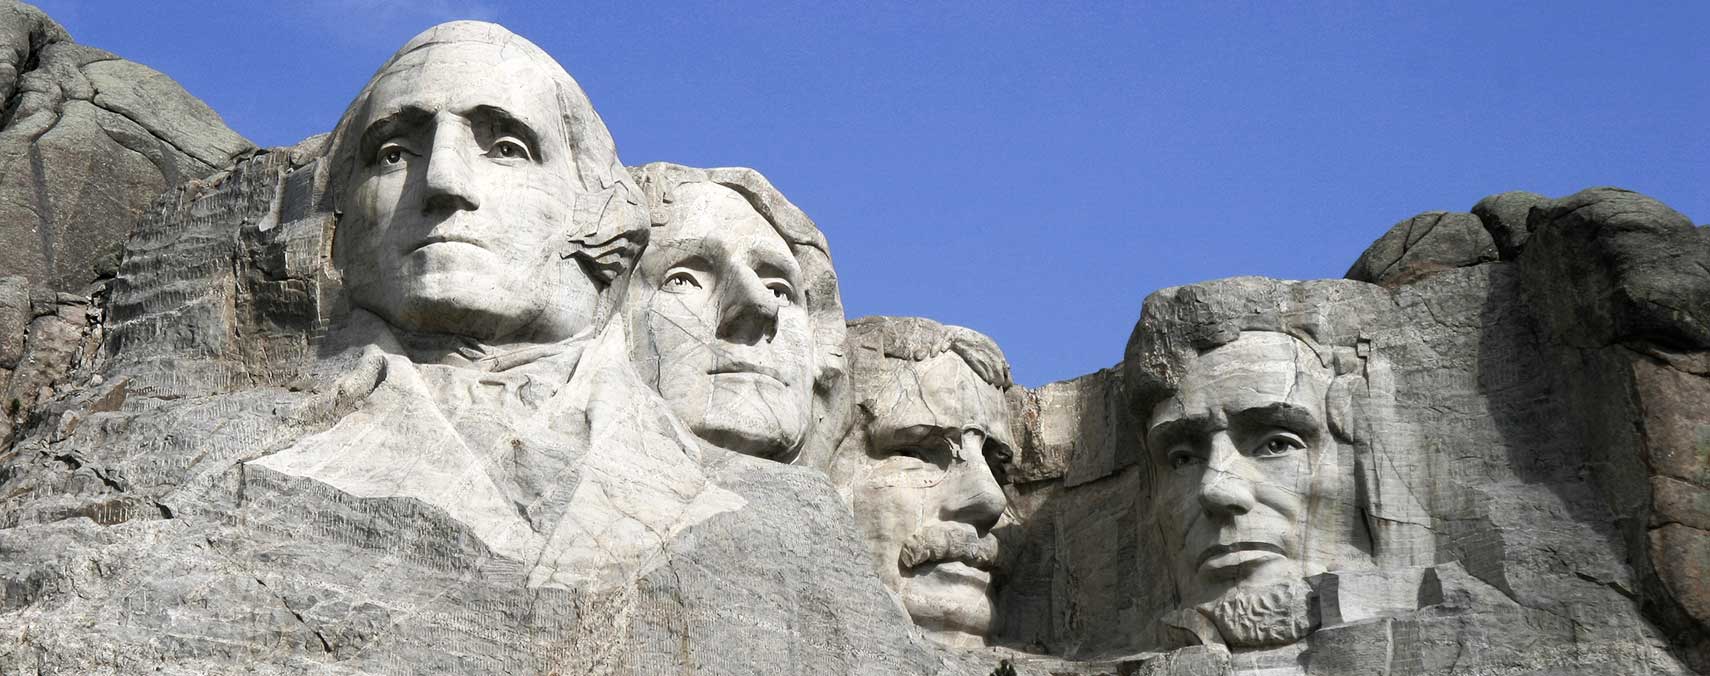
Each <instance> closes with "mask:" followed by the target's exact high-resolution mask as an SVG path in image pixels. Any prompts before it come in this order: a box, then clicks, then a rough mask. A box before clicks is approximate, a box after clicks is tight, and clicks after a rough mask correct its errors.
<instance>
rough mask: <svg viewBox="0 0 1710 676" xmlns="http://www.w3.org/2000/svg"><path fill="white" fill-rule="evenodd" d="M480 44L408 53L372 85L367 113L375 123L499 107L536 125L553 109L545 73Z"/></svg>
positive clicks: (515, 55)
mask: <svg viewBox="0 0 1710 676" xmlns="http://www.w3.org/2000/svg"><path fill="white" fill-rule="evenodd" d="M506 51H507V50H505V49H503V48H500V47H497V46H494V45H488V44H482V43H464V42H458V43H442V44H435V45H432V46H429V47H424V48H422V49H418V50H416V51H413V52H410V53H409V54H406V55H404V56H403V57H401V58H399V59H398V60H397V61H396V62H394V63H392V64H391V65H390V66H388V67H387V68H386V70H385V71H384V72H382V73H381V75H380V77H379V78H378V79H377V80H376V81H375V83H374V89H373V93H372V97H371V99H370V109H371V111H372V113H371V117H372V118H376V119H377V118H380V117H384V116H386V115H390V114H392V113H396V112H398V111H399V110H402V109H405V108H416V109H422V110H427V111H430V112H437V111H440V110H450V111H452V112H464V111H466V110H469V109H473V108H475V107H478V106H490V107H494V108H500V109H503V110H504V111H506V112H508V113H510V114H511V115H512V116H515V117H518V118H521V119H523V120H524V121H526V122H529V123H530V124H541V123H543V122H544V121H545V119H546V118H547V117H548V116H549V115H550V114H551V111H552V109H553V107H555V106H556V105H557V103H556V102H557V96H556V91H557V85H556V82H555V81H554V78H553V74H552V72H551V71H550V70H548V69H547V68H545V67H543V66H542V65H541V64H540V63H539V62H538V61H536V60H535V59H533V58H529V57H527V56H526V55H525V54H523V53H521V52H517V51H516V50H510V52H511V53H509V54H507V53H506Z"/></svg>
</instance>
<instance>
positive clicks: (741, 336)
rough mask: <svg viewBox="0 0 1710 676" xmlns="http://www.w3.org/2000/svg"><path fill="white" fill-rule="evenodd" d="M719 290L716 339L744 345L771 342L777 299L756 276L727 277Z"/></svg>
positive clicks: (744, 273) (775, 330)
mask: <svg viewBox="0 0 1710 676" xmlns="http://www.w3.org/2000/svg"><path fill="white" fill-rule="evenodd" d="M721 287H722V291H723V294H724V298H723V301H724V302H723V303H720V306H719V321H718V337H719V338H720V339H721V340H726V341H729V342H733V343H741V344H744V345H754V344H757V343H760V342H771V341H772V338H773V337H774V336H776V335H777V333H778V299H777V298H776V297H774V296H773V295H772V290H771V289H768V288H766V285H765V284H764V283H763V282H761V281H760V277H759V275H756V274H754V273H753V272H751V271H747V270H741V271H738V272H736V273H735V274H732V275H729V276H727V277H726V281H725V283H723V284H721Z"/></svg>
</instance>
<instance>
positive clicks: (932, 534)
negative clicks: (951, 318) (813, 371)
mask: <svg viewBox="0 0 1710 676" xmlns="http://www.w3.org/2000/svg"><path fill="white" fill-rule="evenodd" d="M848 349H849V355H850V379H851V390H852V402H853V404H854V409H855V418H856V422H855V425H854V427H853V429H851V430H850V434H849V436H848V438H846V439H844V440H843V443H842V444H841V445H840V446H839V447H838V449H837V453H836V455H835V457H833V458H832V461H831V463H830V468H829V472H830V475H831V478H832V482H833V483H834V484H835V485H836V486H837V487H838V490H839V491H840V492H841V493H843V495H844V496H845V499H846V500H847V501H848V502H849V505H850V508H851V510H852V511H853V512H854V514H855V519H856V523H858V524H859V525H860V527H861V534H862V537H863V539H864V540H865V541H866V544H867V549H868V552H869V554H870V562H871V564H872V565H873V569H874V570H875V571H876V572H877V573H878V577H879V579H880V580H883V581H884V583H885V586H886V587H887V588H888V589H890V590H891V591H892V592H894V593H895V594H896V596H897V601H898V603H899V605H901V606H902V607H903V608H905V609H907V611H908V614H909V617H910V618H912V619H913V620H914V622H915V624H918V625H920V627H921V628H922V629H924V630H925V631H926V632H927V635H929V636H931V637H932V638H934V639H936V640H938V641H941V642H943V643H946V644H950V645H958V646H969V647H971V646H979V645H983V644H984V642H985V639H986V636H987V635H988V634H989V633H990V632H991V628H992V622H993V617H994V614H995V613H994V610H993V607H992V601H993V597H994V593H995V592H996V589H995V580H996V579H997V578H998V577H999V576H1000V575H1001V574H1002V570H1001V567H1000V566H1001V563H1002V557H1001V553H1000V549H999V542H1000V539H999V537H998V532H999V531H1000V530H1001V529H1006V528H1007V527H1008V526H1009V524H1006V523H1004V521H1003V517H1004V516H1005V513H1006V511H1007V507H1008V499H1007V496H1006V495H1005V494H1004V492H1003V489H1002V487H1000V486H999V483H998V482H999V481H1000V480H1001V479H1002V476H1001V474H1000V473H999V472H1001V467H1003V465H1004V463H1006V462H1007V461H1008V460H1009V459H1010V455H1011V453H1010V450H1009V449H1012V448H1014V447H1015V441H1014V440H1013V439H1012V438H1011V437H1010V436H1009V434H1010V429H1011V426H1010V421H1009V419H1008V418H1009V416H1008V413H1009V410H1008V405H1007V403H1006V401H1005V397H1004V390H1006V389H1008V388H1009V387H1010V386H1011V383H1010V380H1009V362H1007V361H1005V360H1004V357H1003V352H1002V351H1001V350H999V349H998V347H997V344H996V343H994V342H992V340H991V339H990V338H988V337H986V336H984V335H981V334H979V333H976V332H974V331H972V330H969V329H966V328H962V327H959V326H945V325H943V324H939V323H937V322H934V321H932V320H929V319H922V318H919V317H865V318H862V319H858V320H855V321H853V322H850V323H849V334H848ZM994 469H995V471H994Z"/></svg>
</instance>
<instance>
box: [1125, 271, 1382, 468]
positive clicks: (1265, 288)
mask: <svg viewBox="0 0 1710 676" xmlns="http://www.w3.org/2000/svg"><path fill="white" fill-rule="evenodd" d="M1363 296H1372V298H1371V299H1369V300H1370V303H1368V302H1362V301H1364V300H1367V299H1364V298H1362V297H1363ZM1372 303H1377V304H1378V305H1376V306H1377V307H1381V306H1384V305H1388V304H1390V301H1389V299H1388V298H1387V297H1386V296H1384V292H1383V290H1382V289H1380V288H1378V287H1375V286H1372V285H1370V284H1364V283H1361V282H1353V281H1348V280H1340V279H1337V280H1319V281H1311V282H1292V281H1280V280H1274V279H1266V278H1262V277H1236V278H1232V279H1221V280H1217V281H1213V282H1205V283H1202V284H1193V285H1189V286H1178V287H1173V288H1168V289H1164V290H1162V291H1158V292H1156V293H1153V294H1152V295H1151V296H1148V297H1147V298H1146V302H1145V305H1144V306H1143V308H1142V309H1141V311H1140V321H1139V322H1138V323H1136V324H1135V325H1134V333H1133V334H1132V335H1131V336H1130V337H1129V338H1128V349H1127V353H1126V355H1125V356H1124V359H1123V365H1122V370H1123V381H1124V383H1123V384H1124V386H1125V387H1126V389H1127V395H1128V401H1129V403H1130V406H1131V409H1132V410H1133V412H1134V415H1135V416H1136V418H1137V419H1138V420H1139V421H1140V422H1141V424H1142V425H1144V423H1145V421H1146V419H1147V418H1149V417H1151V414H1152V410H1153V409H1154V408H1155V407H1156V406H1157V405H1158V403H1159V402H1161V401H1164V400H1166V399H1168V398H1170V397H1172V396H1174V395H1175V394H1176V393H1177V392H1179V391H1180V390H1181V379H1182V376H1183V374H1185V373H1187V370H1188V368H1189V367H1190V366H1192V364H1193V361H1194V360H1195V359H1198V358H1199V356H1200V355H1201V354H1204V353H1206V352H1209V351H1211V350H1213V349H1216V348H1218V347H1220V346H1223V345H1227V344H1229V343H1232V342H1235V340H1236V339H1239V338H1240V337H1241V334H1242V333H1243V332H1248V331H1268V332H1274V333H1282V334H1287V335H1289V336H1293V337H1294V338H1295V339H1296V340H1298V341H1299V342H1300V343H1301V344H1302V345H1304V346H1305V347H1306V348H1307V349H1309V350H1310V351H1311V352H1313V353H1314V354H1316V355H1317V360H1318V363H1319V364H1321V365H1323V366H1324V368H1325V369H1327V370H1333V373H1334V375H1335V376H1337V377H1338V379H1339V380H1340V379H1342V377H1343V376H1349V375H1357V374H1358V373H1360V371H1361V370H1362V369H1361V367H1362V366H1363V361H1362V357H1363V355H1362V354H1361V352H1360V350H1361V349H1362V348H1361V344H1362V340H1363V339H1364V337H1365V336H1364V334H1363V333H1362V329H1363V328H1364V324H1365V323H1366V321H1365V318H1364V317H1363V316H1362V315H1361V313H1360V311H1359V309H1360V308H1362V307H1368V308H1369V307H1374V305H1373V304H1372ZM1336 389H1339V388H1335V387H1333V388H1332V390H1336ZM1332 394H1333V395H1334V393H1332ZM1337 408H1338V407H1336V406H1334V405H1331V406H1329V407H1328V408H1327V410H1330V411H1332V413H1334V411H1335V410H1336V409H1337ZM1331 418H1332V420H1331V422H1332V424H1331V428H1332V429H1331V431H1332V432H1333V433H1335V434H1336V435H1337V436H1338V437H1340V438H1342V439H1343V440H1348V439H1350V438H1352V437H1353V436H1354V435H1353V434H1351V430H1348V429H1346V427H1347V426H1346V425H1345V424H1341V423H1345V422H1346V421H1342V420H1338V419H1337V418H1338V416H1336V415H1332V416H1331Z"/></svg>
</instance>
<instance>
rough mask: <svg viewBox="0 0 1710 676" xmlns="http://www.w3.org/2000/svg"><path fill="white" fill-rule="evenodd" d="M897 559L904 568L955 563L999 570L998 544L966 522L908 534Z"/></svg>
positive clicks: (934, 525)
mask: <svg viewBox="0 0 1710 676" xmlns="http://www.w3.org/2000/svg"><path fill="white" fill-rule="evenodd" d="M897 560H898V562H899V563H901V564H902V565H903V567H904V568H917V567H920V566H924V565H927V564H932V563H942V562H946V561H955V562H959V563H962V564H966V565H967V566H969V567H972V568H977V569H980V570H984V571H992V570H996V569H997V567H998V542H997V538H995V537H992V536H991V535H990V534H986V535H983V536H982V535H980V534H979V532H978V531H976V530H975V529H974V527H973V526H971V525H968V524H965V523H939V524H933V525H931V526H927V527H926V528H922V529H921V530H919V531H916V532H915V533H914V535H910V536H909V538H908V540H906V541H904V542H903V546H902V551H901V552H900V554H899V555H898V558H897Z"/></svg>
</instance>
